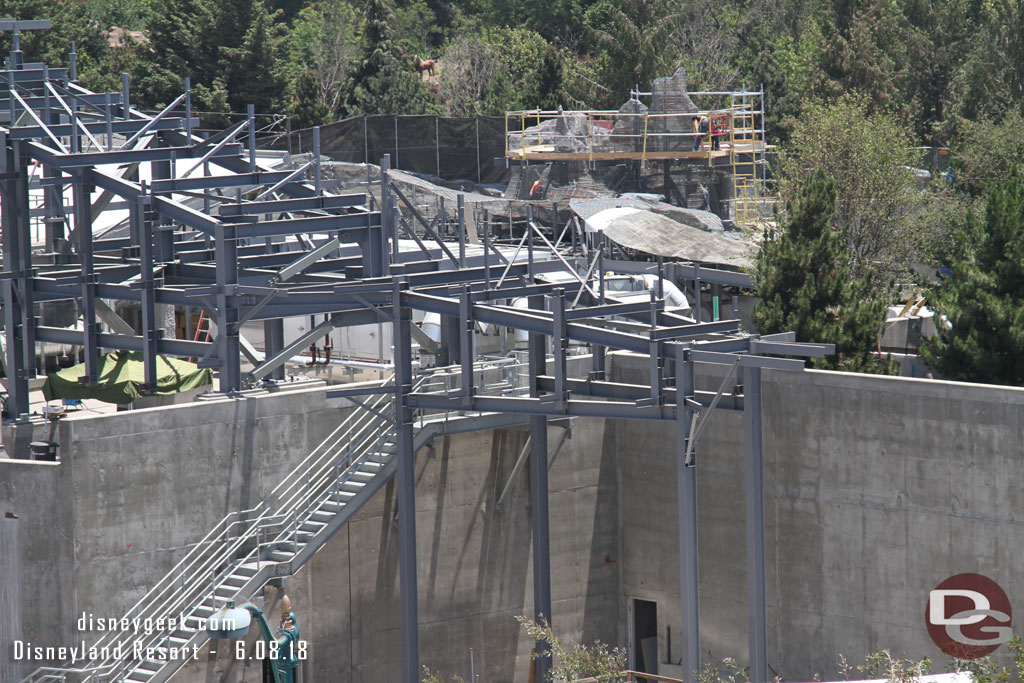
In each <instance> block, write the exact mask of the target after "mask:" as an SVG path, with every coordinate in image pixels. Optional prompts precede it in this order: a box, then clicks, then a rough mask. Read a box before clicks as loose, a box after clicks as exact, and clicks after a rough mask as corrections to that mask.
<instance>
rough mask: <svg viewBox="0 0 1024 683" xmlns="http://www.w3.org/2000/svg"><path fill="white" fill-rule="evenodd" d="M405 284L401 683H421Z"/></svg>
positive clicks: (399, 393)
mask: <svg viewBox="0 0 1024 683" xmlns="http://www.w3.org/2000/svg"><path fill="white" fill-rule="evenodd" d="M404 288H405V285H404V284H396V285H395V289H394V294H393V300H392V304H391V306H392V320H394V323H393V325H394V329H393V330H392V338H393V340H394V345H395V387H396V392H395V422H396V432H397V437H396V452H395V456H394V457H396V458H398V468H397V472H396V481H397V485H398V486H397V488H398V580H399V596H400V600H401V615H402V621H401V633H402V681H403V683H418V682H419V679H420V654H419V606H418V600H417V588H418V587H417V583H416V582H417V578H416V467H415V465H416V452H415V451H414V450H413V432H412V427H413V415H412V409H411V408H409V406H408V404H407V401H406V397H407V396H408V394H409V393H410V392H411V391H412V382H413V376H412V335H411V333H410V330H409V325H410V324H411V322H410V320H411V318H412V316H411V314H410V310H409V308H407V307H404V306H402V299H401V292H402V290H403V289H404Z"/></svg>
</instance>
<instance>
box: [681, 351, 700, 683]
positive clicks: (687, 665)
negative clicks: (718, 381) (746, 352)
mask: <svg viewBox="0 0 1024 683" xmlns="http://www.w3.org/2000/svg"><path fill="white" fill-rule="evenodd" d="M676 372H677V373H678V375H677V377H676V469H677V474H678V494H677V496H678V503H679V613H680V615H681V616H682V629H681V631H680V633H681V636H682V643H683V645H682V646H683V681H684V682H685V683H696V681H697V672H698V671H700V625H699V621H698V615H699V604H698V596H699V591H698V583H697V568H698V562H697V468H696V467H695V466H693V465H692V464H687V462H686V446H687V443H688V442H689V440H690V428H691V424H692V410H691V408H690V407H689V406H688V405H687V404H686V401H687V399H689V398H692V397H693V395H694V384H693V361H692V360H691V359H690V353H689V349H687V347H686V346H684V345H683V344H677V345H676Z"/></svg>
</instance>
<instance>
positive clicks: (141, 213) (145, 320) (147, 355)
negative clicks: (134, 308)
mask: <svg viewBox="0 0 1024 683" xmlns="http://www.w3.org/2000/svg"><path fill="white" fill-rule="evenodd" d="M148 202H149V199H148V196H147V188H146V182H145V181H143V182H142V196H141V197H140V199H139V201H138V202H135V204H134V205H132V206H131V207H130V209H129V211H130V220H132V221H133V222H136V224H137V227H138V235H139V264H140V278H139V285H140V286H141V288H142V299H141V301H140V304H141V308H142V337H143V346H142V365H143V369H144V372H145V382H146V390H147V391H156V388H157V374H156V357H157V340H158V339H159V338H160V336H162V335H161V332H162V330H161V329H160V324H159V322H158V321H157V319H156V291H155V287H156V283H155V282H154V281H153V223H152V221H151V220H149V216H148V211H147V209H148V206H147V204H148Z"/></svg>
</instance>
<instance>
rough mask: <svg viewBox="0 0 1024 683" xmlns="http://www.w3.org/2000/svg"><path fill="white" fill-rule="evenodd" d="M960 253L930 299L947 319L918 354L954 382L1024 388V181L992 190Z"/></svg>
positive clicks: (1014, 175)
mask: <svg viewBox="0 0 1024 683" xmlns="http://www.w3.org/2000/svg"><path fill="white" fill-rule="evenodd" d="M966 232H967V234H966V235H965V239H963V240H962V241H961V243H962V245H963V247H964V248H963V250H962V252H961V253H959V254H958V255H957V256H956V257H955V258H952V259H950V260H949V262H948V263H947V264H946V266H947V268H948V271H947V272H948V275H947V276H946V277H944V279H943V281H942V283H941V285H940V286H939V287H937V288H935V291H934V292H933V293H932V296H931V300H932V305H933V307H934V308H935V309H936V311H937V312H939V313H940V314H942V315H944V316H946V318H947V320H948V324H944V323H942V322H939V323H938V324H937V325H936V327H937V328H938V332H939V334H938V336H937V337H933V338H931V339H929V340H928V341H927V342H926V343H925V344H924V345H923V346H922V349H921V354H922V356H924V358H925V360H926V361H927V362H928V363H929V364H930V365H932V366H933V367H934V368H935V369H936V370H938V371H939V372H940V373H942V374H943V375H944V376H946V377H948V378H950V379H957V380H965V381H969V382H988V383H991V384H1012V385H1018V386H1019V385H1021V384H1024V354H1022V353H1021V348H1022V347H1024V178H1022V177H1021V174H1020V173H1019V172H1018V171H1016V170H1015V171H1013V172H1011V173H1010V175H1009V177H1008V178H1007V179H1006V180H1004V181H1002V182H994V183H992V184H991V186H990V190H989V195H988V205H987V208H986V210H985V216H984V219H982V220H979V219H977V218H975V217H974V216H973V215H968V218H967V227H966Z"/></svg>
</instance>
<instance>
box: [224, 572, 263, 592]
mask: <svg viewBox="0 0 1024 683" xmlns="http://www.w3.org/2000/svg"><path fill="white" fill-rule="evenodd" d="M254 573H255V572H254ZM250 578H252V574H250V575H249V576H240V575H238V574H232V575H231V576H229V577H227V578H225V579H224V585H225V586H233V587H235V588H240V587H241V586H244V585H245V584H247V583H249V579H250Z"/></svg>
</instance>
